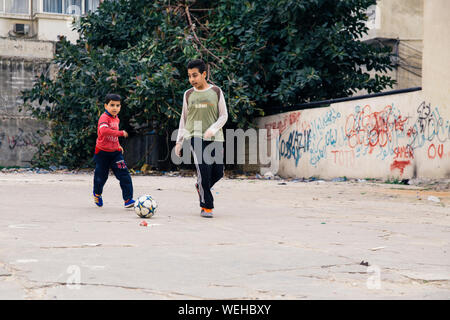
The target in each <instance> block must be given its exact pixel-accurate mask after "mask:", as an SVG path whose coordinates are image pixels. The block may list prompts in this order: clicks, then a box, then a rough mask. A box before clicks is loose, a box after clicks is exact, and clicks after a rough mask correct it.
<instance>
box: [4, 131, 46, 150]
mask: <svg viewBox="0 0 450 320" xmlns="http://www.w3.org/2000/svg"><path fill="white" fill-rule="evenodd" d="M18 130H19V133H18V134H15V135H8V134H6V133H4V132H2V133H0V148H1V147H2V145H3V143H5V142H6V143H7V146H8V148H9V149H10V150H14V149H16V148H25V147H30V146H31V147H32V146H36V145H38V144H39V143H40V142H41V137H40V136H39V135H38V134H37V133H34V132H27V133H25V132H24V131H23V129H21V128H19V129H18Z"/></svg>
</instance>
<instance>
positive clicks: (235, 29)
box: [23, 0, 393, 167]
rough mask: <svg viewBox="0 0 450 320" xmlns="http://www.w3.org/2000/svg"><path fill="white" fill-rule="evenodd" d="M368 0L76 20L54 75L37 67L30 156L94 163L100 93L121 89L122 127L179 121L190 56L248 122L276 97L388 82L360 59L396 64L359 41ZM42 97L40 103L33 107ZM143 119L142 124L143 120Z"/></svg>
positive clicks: (133, 9)
mask: <svg viewBox="0 0 450 320" xmlns="http://www.w3.org/2000/svg"><path fill="white" fill-rule="evenodd" d="M374 3H375V0H342V1H335V0H248V1H242V0H218V1H205V0H202V1H200V0H197V1H194V0H184V1H173V0H172V1H169V0H156V1H147V0H131V1H127V0H119V1H106V2H103V3H102V5H101V6H100V8H99V9H98V10H97V12H95V13H90V14H89V15H88V16H86V17H83V18H82V19H81V23H80V26H79V29H78V32H79V34H80V40H79V41H78V42H77V43H76V44H71V43H69V42H68V41H66V40H64V39H63V40H61V41H60V42H58V44H57V51H56V56H55V58H54V62H55V64H56V65H57V66H58V69H59V71H58V73H57V76H56V77H55V78H54V79H50V78H49V77H46V76H44V75H42V76H41V77H40V78H39V79H37V81H36V84H35V85H34V87H33V88H32V89H31V90H29V91H25V92H24V93H23V99H24V101H25V105H26V106H28V107H29V108H30V109H31V110H32V111H33V114H34V115H35V116H36V117H37V118H40V119H45V120H50V121H51V124H52V129H51V142H50V143H49V144H48V145H45V146H41V148H40V150H39V153H38V155H37V159H36V163H37V164H40V165H42V164H49V163H53V164H63V165H67V166H69V167H79V166H83V165H88V164H89V159H90V158H91V156H92V153H93V149H94V145H95V138H96V125H97V119H98V117H99V115H100V114H101V113H102V112H103V109H104V107H103V101H102V100H103V97H104V96H105V95H106V94H107V93H109V92H115V93H118V94H120V95H122V96H123V97H125V99H124V101H123V102H122V105H123V108H122V111H121V113H120V118H121V126H122V127H124V128H125V129H126V130H127V131H129V132H131V134H139V133H140V131H142V130H150V129H151V130H153V129H155V130H157V131H158V132H159V133H160V134H169V136H170V133H171V132H172V130H173V129H175V128H176V127H177V125H178V120H179V116H180V113H181V107H182V97H183V92H184V91H185V90H186V89H188V88H189V82H188V80H187V76H186V74H187V70H186V64H187V62H188V61H189V60H191V59H194V58H202V59H204V60H205V61H206V62H207V63H208V66H209V68H210V69H209V70H208V74H209V79H210V81H211V82H213V83H214V84H216V85H218V86H220V87H221V88H222V89H223V91H224V94H225V98H226V101H227V105H228V109H229V119H230V120H229V125H230V126H234V127H239V128H246V127H248V126H250V125H251V121H252V120H253V118H254V117H255V116H260V115H263V114H264V110H265V109H267V108H269V107H270V106H274V105H278V106H279V105H283V106H289V105H294V104H298V103H302V102H308V101H316V100H322V99H330V98H339V97H344V96H348V95H351V94H352V92H354V91H356V90H358V89H367V90H368V91H369V92H377V91H380V90H382V89H384V88H386V87H387V86H392V84H393V81H392V80H391V79H390V78H388V77H386V76H379V75H378V74H377V75H376V76H375V77H370V76H369V74H368V73H367V72H365V71H363V70H362V69H361V66H364V67H365V68H366V69H367V71H371V70H375V71H377V72H385V71H387V70H389V69H391V68H392V67H391V64H390V53H389V52H390V50H389V49H382V48H381V49H380V48H373V47H371V46H369V45H368V44H365V43H362V42H360V41H357V38H358V37H360V36H361V35H363V34H364V33H366V32H367V28H366V27H365V23H364V20H365V19H366V16H365V13H364V12H365V9H366V8H367V7H368V6H369V5H371V4H374ZM37 102H38V103H39V106H37ZM139 128H141V129H139Z"/></svg>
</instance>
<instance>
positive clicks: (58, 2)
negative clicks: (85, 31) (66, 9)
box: [44, 0, 63, 13]
mask: <svg viewBox="0 0 450 320" xmlns="http://www.w3.org/2000/svg"><path fill="white" fill-rule="evenodd" d="M44 12H52V13H63V11H62V0H44Z"/></svg>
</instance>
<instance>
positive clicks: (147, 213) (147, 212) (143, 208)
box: [134, 195, 158, 218]
mask: <svg viewBox="0 0 450 320" xmlns="http://www.w3.org/2000/svg"><path fill="white" fill-rule="evenodd" d="M157 207H158V204H157V203H156V201H155V199H153V198H152V197H151V196H149V195H145V196H141V197H139V198H138V199H137V200H136V202H135V203H134V211H135V212H136V214H137V215H138V216H139V217H141V218H151V217H153V215H154V214H155V212H156V208H157Z"/></svg>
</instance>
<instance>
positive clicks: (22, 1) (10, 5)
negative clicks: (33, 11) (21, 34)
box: [2, 0, 30, 14]
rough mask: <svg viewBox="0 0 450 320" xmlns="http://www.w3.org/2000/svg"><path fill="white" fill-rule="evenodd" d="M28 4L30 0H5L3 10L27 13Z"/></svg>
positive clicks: (28, 10) (28, 11) (28, 9)
mask: <svg viewBox="0 0 450 320" xmlns="http://www.w3.org/2000/svg"><path fill="white" fill-rule="evenodd" d="M29 5H30V1H28V0H5V12H8V13H22V14H29V13H30V7H29ZM2 6H3V5H2Z"/></svg>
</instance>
